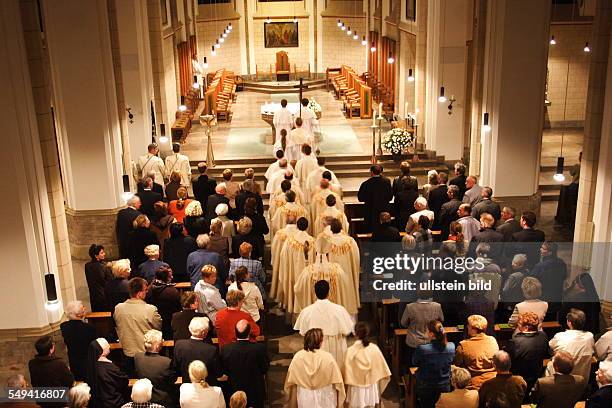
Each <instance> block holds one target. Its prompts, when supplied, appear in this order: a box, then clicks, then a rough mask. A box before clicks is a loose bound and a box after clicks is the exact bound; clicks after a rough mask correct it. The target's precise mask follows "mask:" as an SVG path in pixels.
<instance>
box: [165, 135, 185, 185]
mask: <svg viewBox="0 0 612 408" xmlns="http://www.w3.org/2000/svg"><path fill="white" fill-rule="evenodd" d="M180 151H181V145H180V144H179V143H172V152H173V153H172V154H171V155H170V156H168V157H166V174H165V175H166V177H167V178H169V177H170V176H171V175H172V172H174V171H176V172H178V173H179V174H180V175H181V186H183V187H185V188H189V185H190V184H191V165H190V164H189V157H187V156H185V155H184V154H181V153H180Z"/></svg>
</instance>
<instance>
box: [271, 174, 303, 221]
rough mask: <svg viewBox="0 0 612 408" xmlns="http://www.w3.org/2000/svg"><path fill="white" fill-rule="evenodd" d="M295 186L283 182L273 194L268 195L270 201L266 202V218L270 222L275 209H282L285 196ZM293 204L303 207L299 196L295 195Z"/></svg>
mask: <svg viewBox="0 0 612 408" xmlns="http://www.w3.org/2000/svg"><path fill="white" fill-rule="evenodd" d="M294 188H295V186H294V185H293V184H292V183H291V181H289V180H283V181H282V183H281V184H280V188H279V189H278V190H276V191H275V192H274V193H273V194H271V195H270V199H269V200H268V216H269V218H270V220H271V219H272V218H274V214H275V213H276V209H278V208H280V207H282V206H283V205H285V204H286V203H287V199H286V196H285V194H286V193H287V191H289V190H293V189H294ZM295 202H296V203H298V204H301V205H304V203H303V202H302V200H301V199H300V196H299V194H297V192H296V195H295Z"/></svg>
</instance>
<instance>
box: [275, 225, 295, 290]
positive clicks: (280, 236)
mask: <svg viewBox="0 0 612 408" xmlns="http://www.w3.org/2000/svg"><path fill="white" fill-rule="evenodd" d="M285 222H286V223H287V225H285V227H284V228H282V229H280V230H278V231H277V232H276V234H275V235H274V237H273V238H272V247H271V250H270V252H271V254H272V259H271V263H272V282H271V287H270V298H272V299H276V297H277V296H278V289H279V288H278V284H279V281H278V274H279V269H280V264H281V257H280V254H281V250H282V249H283V245H285V241H286V240H287V239H289V238H291V237H292V236H293V235H295V234H297V233H298V231H299V230H298V229H297V225H296V222H297V217H296V216H295V215H288V216H287V218H286V220H285Z"/></svg>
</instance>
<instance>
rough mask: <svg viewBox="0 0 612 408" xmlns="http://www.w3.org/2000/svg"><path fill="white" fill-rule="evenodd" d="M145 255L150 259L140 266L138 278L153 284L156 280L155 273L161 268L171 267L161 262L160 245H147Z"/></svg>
mask: <svg viewBox="0 0 612 408" xmlns="http://www.w3.org/2000/svg"><path fill="white" fill-rule="evenodd" d="M144 254H145V255H146V256H147V258H148V259H147V260H146V261H145V262H143V263H141V264H140V265H138V276H140V277H141V278H143V279H146V280H147V283H151V281H152V280H153V278H155V272H156V271H157V270H158V269H159V268H161V267H164V268H168V267H169V265H168V264H167V263H165V262H162V261H160V260H159V245H147V246H146V247H145V249H144Z"/></svg>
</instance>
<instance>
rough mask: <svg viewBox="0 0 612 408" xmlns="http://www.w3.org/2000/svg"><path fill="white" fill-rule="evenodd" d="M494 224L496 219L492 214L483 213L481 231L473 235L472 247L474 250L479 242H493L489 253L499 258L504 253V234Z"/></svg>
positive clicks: (492, 256)
mask: <svg viewBox="0 0 612 408" xmlns="http://www.w3.org/2000/svg"><path fill="white" fill-rule="evenodd" d="M472 214H473V212H472ZM494 224H495V219H493V216H492V215H491V214H488V213H483V214H482V215H481V216H480V231H479V232H478V233H477V234H476V235H474V236H473V237H472V242H471V243H470V249H471V250H472V252H474V250H475V249H476V247H477V246H478V244H480V243H481V242H486V243H488V244H491V252H490V253H489V254H490V255H491V258H493V259H495V260H499V259H500V257H501V255H502V245H503V244H502V241H503V239H504V236H503V235H502V234H500V233H499V232H497V231H495V230H494V229H493V225H494Z"/></svg>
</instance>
